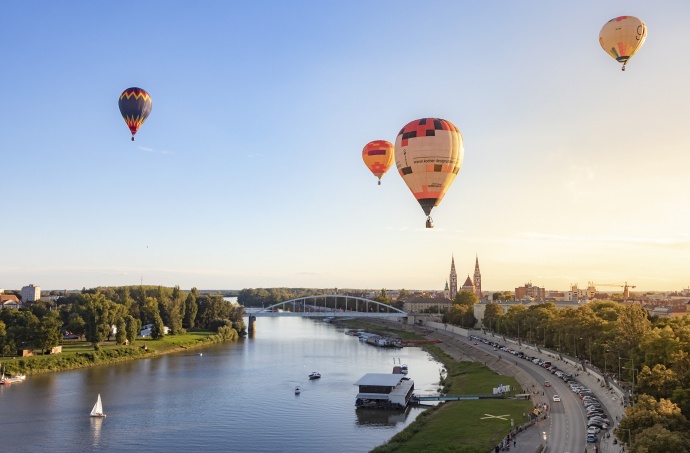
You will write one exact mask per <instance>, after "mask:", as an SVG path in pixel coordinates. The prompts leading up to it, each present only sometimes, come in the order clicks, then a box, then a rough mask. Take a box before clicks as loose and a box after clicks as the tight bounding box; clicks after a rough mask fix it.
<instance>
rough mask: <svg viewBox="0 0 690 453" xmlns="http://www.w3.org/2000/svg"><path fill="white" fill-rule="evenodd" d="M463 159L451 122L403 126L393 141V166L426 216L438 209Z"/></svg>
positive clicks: (435, 120) (428, 121) (423, 121)
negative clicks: (435, 208)
mask: <svg viewBox="0 0 690 453" xmlns="http://www.w3.org/2000/svg"><path fill="white" fill-rule="evenodd" d="M464 156H465V150H464V145H463V141H462V135H461V134H460V131H459V130H458V128H457V127H455V125H454V124H453V123H451V122H450V121H447V120H443V119H440V118H422V119H419V120H414V121H412V122H410V123H408V124H407V125H406V126H405V127H403V128H402V129H401V130H400V132H399V133H398V137H397V138H396V139H395V164H396V166H397V168H398V173H400V176H402V178H403V180H404V181H405V184H407V187H409V188H410V190H411V191H412V194H413V195H414V196H415V198H416V199H417V201H418V202H419V205H420V206H421V207H422V209H423V210H424V213H425V214H426V215H427V219H426V227H427V228H433V227H434V223H433V221H432V220H431V210H432V209H433V208H434V206H438V205H439V203H441V200H442V199H443V196H444V195H445V194H446V192H447V191H448V188H449V187H450V185H451V184H452V183H453V181H454V180H455V176H456V175H457V174H458V172H459V171H460V167H462V160H463V158H464Z"/></svg>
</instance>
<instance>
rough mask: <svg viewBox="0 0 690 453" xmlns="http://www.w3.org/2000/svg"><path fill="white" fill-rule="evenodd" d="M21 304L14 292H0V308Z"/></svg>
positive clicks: (14, 306)
mask: <svg viewBox="0 0 690 453" xmlns="http://www.w3.org/2000/svg"><path fill="white" fill-rule="evenodd" d="M21 306H22V304H21V303H20V302H19V299H18V298H17V296H15V295H14V294H0V309H3V308H19V307H21Z"/></svg>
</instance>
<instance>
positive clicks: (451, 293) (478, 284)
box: [444, 256, 482, 300]
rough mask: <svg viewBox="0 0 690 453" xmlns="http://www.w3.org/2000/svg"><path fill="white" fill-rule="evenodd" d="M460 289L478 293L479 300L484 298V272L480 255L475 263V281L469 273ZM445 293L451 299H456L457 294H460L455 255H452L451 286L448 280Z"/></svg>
mask: <svg viewBox="0 0 690 453" xmlns="http://www.w3.org/2000/svg"><path fill="white" fill-rule="evenodd" d="M460 291H472V292H473V293H475V294H476V295H477V297H478V298H479V300H482V273H481V272H480V271H479V256H477V257H476V260H475V263H474V281H472V279H471V278H470V274H467V280H465V283H464V284H463V285H462V287H461V288H460ZM444 294H445V296H446V297H447V298H448V299H450V300H454V299H455V296H456V295H457V294H458V274H457V272H455V257H451V261H450V287H448V282H447V281H446V289H445V291H444Z"/></svg>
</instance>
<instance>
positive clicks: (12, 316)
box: [0, 286, 245, 355]
mask: <svg viewBox="0 0 690 453" xmlns="http://www.w3.org/2000/svg"><path fill="white" fill-rule="evenodd" d="M243 314H244V312H243V309H242V308H241V307H238V306H235V305H233V304H231V303H229V302H227V301H226V300H224V299H223V297H222V296H221V295H200V294H199V291H198V290H197V289H196V288H192V290H191V291H190V292H189V293H185V292H184V291H181V290H180V288H179V287H174V288H167V287H162V286H158V287H154V286H138V287H130V286H124V287H106V288H94V289H89V290H86V289H85V290H82V292H81V294H77V295H70V296H66V297H61V298H59V299H58V300H57V302H56V304H53V303H51V302H46V301H38V302H35V303H33V304H32V305H31V306H29V307H27V308H22V309H20V310H0V352H1V353H2V354H3V355H16V354H17V352H18V351H19V350H20V349H41V350H42V351H50V350H51V349H52V348H53V347H54V346H57V345H58V344H60V342H61V341H62V338H63V334H64V333H66V332H70V333H72V334H74V335H77V336H79V337H83V338H86V340H87V341H89V342H90V343H92V344H93V346H94V349H98V343H101V342H103V341H105V340H106V339H110V338H111V337H112V332H113V329H112V326H115V327H116V332H117V333H116V334H115V340H116V342H117V343H118V344H125V343H129V344H133V343H134V342H135V340H136V337H137V335H138V334H139V331H140V329H141V326H142V325H146V324H152V325H153V328H152V329H151V335H152V337H154V338H161V337H163V335H164V334H165V327H168V328H169V329H170V334H172V335H177V334H183V333H185V332H186V330H187V329H192V328H200V329H204V330H212V331H214V332H215V331H218V329H219V328H221V327H224V328H227V329H232V330H235V331H236V332H237V333H243V332H244V330H245V326H244V321H243V318H242V317H243Z"/></svg>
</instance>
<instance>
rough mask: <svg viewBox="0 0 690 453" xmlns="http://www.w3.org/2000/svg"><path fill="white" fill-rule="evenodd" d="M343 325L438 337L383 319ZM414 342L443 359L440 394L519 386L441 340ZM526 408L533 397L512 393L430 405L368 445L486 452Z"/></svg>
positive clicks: (387, 452)
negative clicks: (391, 433)
mask: <svg viewBox="0 0 690 453" xmlns="http://www.w3.org/2000/svg"><path fill="white" fill-rule="evenodd" d="M348 325H352V326H353V327H355V326H356V327H357V328H363V329H366V330H367V331H372V332H375V333H379V334H381V335H386V336H397V337H399V338H401V339H403V338H404V339H410V340H429V339H438V338H434V337H433V336H432V334H433V333H434V331H433V330H430V329H424V328H419V327H416V326H406V325H403V324H400V323H392V322H390V321H385V320H376V321H373V322H372V321H371V320H368V321H367V322H362V321H354V322H352V323H348ZM419 346H420V347H421V348H423V349H424V350H426V351H427V352H429V354H431V355H432V356H433V357H434V358H435V359H436V360H438V361H439V362H441V363H443V364H444V366H445V371H446V372H445V376H443V378H442V379H441V381H440V386H442V387H443V390H442V391H443V393H445V394H453V395H476V394H487V393H491V392H492V389H493V388H494V387H498V385H501V384H502V385H511V388H521V386H520V384H519V383H518V381H517V380H515V378H514V377H512V376H506V375H502V374H499V373H496V372H495V371H493V370H492V369H491V367H489V366H487V365H486V364H485V361H482V360H479V359H478V358H477V357H475V356H472V355H470V354H462V353H459V351H457V350H456V349H454V348H451V347H449V346H448V345H446V344H444V343H443V342H441V343H435V344H420V345H419ZM531 409H533V402H531V401H525V400H513V399H497V400H493V399H482V400H467V401H457V402H446V403H443V404H440V405H437V406H435V407H432V408H429V410H427V411H425V412H424V413H422V414H421V415H420V416H419V417H417V420H415V421H414V422H413V423H412V424H410V426H408V427H407V428H406V429H405V430H403V431H402V432H400V433H398V434H396V435H395V436H393V438H391V439H390V440H389V441H388V442H387V443H385V444H383V445H381V446H379V447H376V448H375V449H373V450H371V453H392V452H396V453H408V452H409V453H413V452H417V451H425V452H448V451H454V452H468V453H469V452H481V453H486V452H487V451H491V450H492V449H493V448H494V446H496V445H497V444H498V443H499V442H500V441H501V440H502V439H503V438H504V437H505V436H506V435H507V434H508V433H509V432H511V431H512V430H514V427H517V426H520V425H522V424H523V423H525V422H527V419H526V418H525V414H526V413H529V412H530V411H531Z"/></svg>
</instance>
